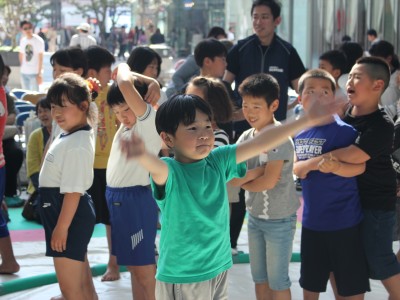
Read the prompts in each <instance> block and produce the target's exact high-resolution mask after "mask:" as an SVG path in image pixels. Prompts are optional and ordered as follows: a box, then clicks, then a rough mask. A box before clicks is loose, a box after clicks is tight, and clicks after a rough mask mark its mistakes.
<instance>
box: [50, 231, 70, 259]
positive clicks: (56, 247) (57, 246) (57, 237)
mask: <svg viewBox="0 0 400 300" xmlns="http://www.w3.org/2000/svg"><path fill="white" fill-rule="evenodd" d="M67 237H68V228H62V227H60V226H57V225H56V227H55V228H54V230H53V234H52V236H51V243H50V245H51V249H52V250H53V251H57V252H63V251H64V250H66V249H67Z"/></svg>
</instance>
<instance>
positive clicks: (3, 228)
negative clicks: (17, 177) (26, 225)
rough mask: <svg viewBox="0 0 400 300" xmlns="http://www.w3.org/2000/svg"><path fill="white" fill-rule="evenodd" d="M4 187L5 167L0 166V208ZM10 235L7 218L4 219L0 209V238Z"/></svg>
mask: <svg viewBox="0 0 400 300" xmlns="http://www.w3.org/2000/svg"><path fill="white" fill-rule="evenodd" d="M5 188H6V168H5V167H2V168H0V210H1V203H2V202H3V198H4V190H5ZM8 236H10V232H9V231H8V226H7V220H5V219H4V217H3V214H2V213H1V211H0V238H4V237H8Z"/></svg>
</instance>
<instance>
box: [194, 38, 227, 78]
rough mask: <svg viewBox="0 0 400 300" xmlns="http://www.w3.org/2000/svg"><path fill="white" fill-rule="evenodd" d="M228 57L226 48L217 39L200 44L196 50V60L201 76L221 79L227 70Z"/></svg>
mask: <svg viewBox="0 0 400 300" xmlns="http://www.w3.org/2000/svg"><path fill="white" fill-rule="evenodd" d="M226 55H227V51H226V48H225V46H224V45H223V44H222V43H221V42H220V41H218V40H216V39H206V40H204V41H201V42H199V43H198V44H197V46H196V48H195V50H194V58H195V60H196V64H197V65H198V66H199V67H200V76H208V77H213V78H219V79H221V78H222V77H223V76H224V73H225V69H226Z"/></svg>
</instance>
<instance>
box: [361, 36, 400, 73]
mask: <svg viewBox="0 0 400 300" xmlns="http://www.w3.org/2000/svg"><path fill="white" fill-rule="evenodd" d="M368 52H369V54H371V55H372V56H378V57H382V58H384V59H387V58H388V57H390V58H391V64H392V66H393V67H394V68H395V69H398V68H399V67H400V62H399V58H398V57H397V55H396V54H395V53H394V47H393V45H392V44H391V43H389V42H388V41H383V40H381V41H379V42H376V43H373V44H372V45H371V47H370V48H369V50H368Z"/></svg>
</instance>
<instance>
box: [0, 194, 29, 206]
mask: <svg viewBox="0 0 400 300" xmlns="http://www.w3.org/2000/svg"><path fill="white" fill-rule="evenodd" d="M4 200H5V201H6V204H7V207H21V206H24V203H25V201H24V200H22V199H21V198H20V197H18V196H13V197H7V196H6V197H5V199H4Z"/></svg>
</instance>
